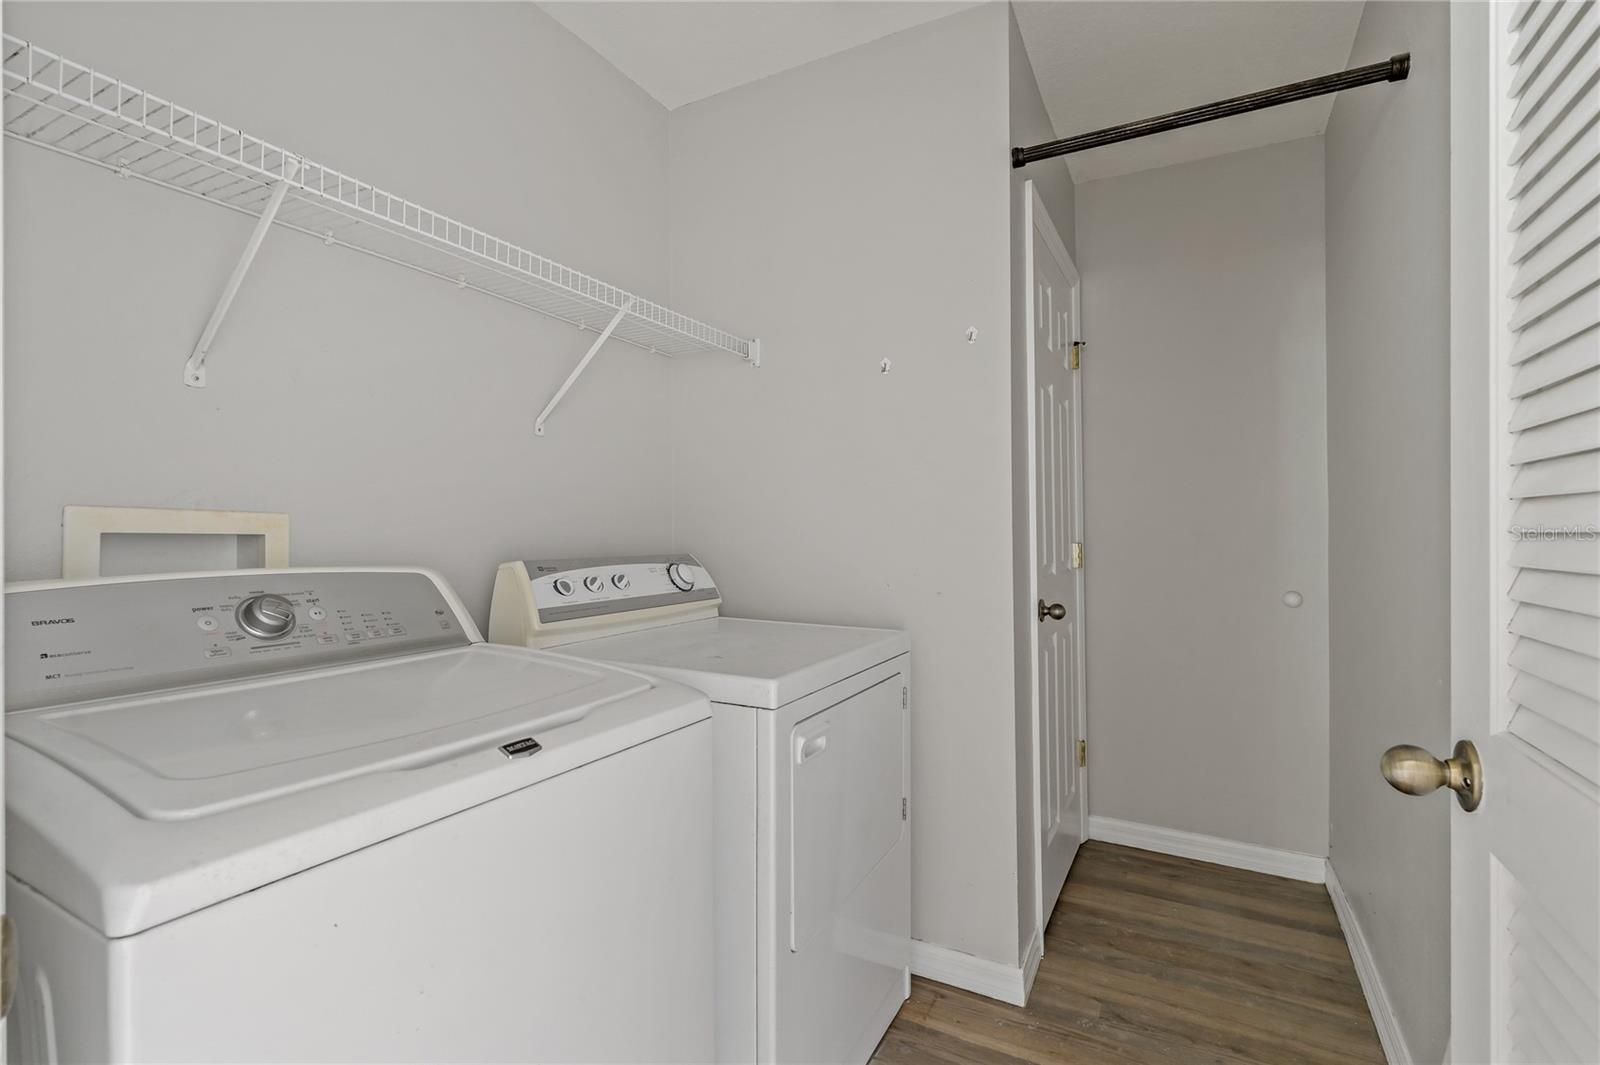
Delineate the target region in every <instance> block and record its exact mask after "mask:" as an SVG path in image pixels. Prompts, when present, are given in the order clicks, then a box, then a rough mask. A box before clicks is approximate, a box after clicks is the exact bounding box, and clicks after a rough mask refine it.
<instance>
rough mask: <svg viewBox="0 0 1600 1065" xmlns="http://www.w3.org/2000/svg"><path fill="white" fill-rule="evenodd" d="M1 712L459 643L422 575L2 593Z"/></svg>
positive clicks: (452, 614)
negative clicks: (3, 701) (3, 671)
mask: <svg viewBox="0 0 1600 1065" xmlns="http://www.w3.org/2000/svg"><path fill="white" fill-rule="evenodd" d="M5 625H6V652H5V662H6V709H7V710H21V709H30V708H33V707H36V706H44V705H59V704H61V703H65V702H75V701H78V700H83V699H99V698H110V697H116V696H125V695H132V694H137V693H140V692H147V691H156V690H159V689H166V688H175V687H182V686H185V685H189V684H205V683H213V682H217V681H226V680H237V679H241V678H244V677H250V676H258V675H262V674H267V673H275V672H282V671H289V670H299V669H310V668H315V667H318V666H328V665H339V664H342V663H345V662H353V661H358V660H364V659H370V658H377V657H386V656H389V655H397V654H414V653H418V652H422V651H431V650H436V649H441V648H446V647H453V646H465V645H466V644H468V643H470V642H471V635H470V628H469V625H470V623H464V622H463V619H462V618H461V617H460V616H459V615H458V614H457V611H456V608H455V607H454V605H452V601H451V599H450V597H448V596H447V595H446V593H445V592H444V591H443V590H441V588H440V587H439V585H438V584H436V583H435V581H434V579H433V578H432V577H430V576H429V575H428V574H426V573H421V572H415V571H378V570H255V571H250V572H242V573H237V574H217V575H199V576H192V577H189V576H161V577H152V578H141V579H136V580H108V581H102V582H94V583H81V584H67V585H58V586H44V587H28V586H20V587H17V588H13V589H8V590H7V592H6V620H5Z"/></svg>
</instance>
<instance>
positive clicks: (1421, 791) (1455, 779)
mask: <svg viewBox="0 0 1600 1065" xmlns="http://www.w3.org/2000/svg"><path fill="white" fill-rule="evenodd" d="M1379 765H1380V767H1381V768H1382V769H1383V779H1384V780H1387V781H1388V782H1389V783H1390V785H1391V786H1393V788H1394V790H1396V791H1403V792H1405V793H1406V794H1407V795H1426V794H1428V793H1429V792H1432V791H1437V790H1438V789H1440V788H1449V789H1450V790H1451V791H1453V792H1455V793H1456V802H1459V803H1460V804H1461V808H1462V809H1463V810H1465V811H1467V812H1468V813H1471V812H1472V811H1473V810H1476V809H1477V808H1478V804H1479V803H1480V802H1482V801H1483V763H1482V762H1481V761H1479V760H1478V748H1476V747H1474V746H1473V745H1472V741H1471V740H1462V741H1461V742H1459V743H1457V744H1456V749H1455V750H1454V751H1453V752H1451V756H1450V757H1449V758H1447V759H1445V760H1443V761H1440V760H1439V759H1437V758H1435V757H1434V756H1433V755H1431V754H1429V753H1428V752H1427V751H1425V750H1423V749H1422V748H1421V747H1413V746H1411V745H1410V744H1401V745H1400V746H1399V747H1390V748H1389V749H1388V750H1387V751H1384V752H1383V760H1382V761H1381V762H1380V763H1379Z"/></svg>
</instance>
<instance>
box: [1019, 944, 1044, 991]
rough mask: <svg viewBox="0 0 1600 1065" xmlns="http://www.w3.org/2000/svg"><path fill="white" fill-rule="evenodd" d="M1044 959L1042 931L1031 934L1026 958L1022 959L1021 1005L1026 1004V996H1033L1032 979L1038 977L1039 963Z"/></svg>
mask: <svg viewBox="0 0 1600 1065" xmlns="http://www.w3.org/2000/svg"><path fill="white" fill-rule="evenodd" d="M1043 959H1044V929H1042V928H1041V929H1039V930H1038V931H1036V932H1034V933H1033V942H1031V943H1029V944H1028V954H1027V957H1025V958H1023V959H1022V1003H1021V1004H1022V1005H1024V1006H1026V1005H1027V1004H1028V996H1029V995H1031V994H1033V978H1034V977H1035V976H1038V975H1039V962H1040V961H1042V960H1043Z"/></svg>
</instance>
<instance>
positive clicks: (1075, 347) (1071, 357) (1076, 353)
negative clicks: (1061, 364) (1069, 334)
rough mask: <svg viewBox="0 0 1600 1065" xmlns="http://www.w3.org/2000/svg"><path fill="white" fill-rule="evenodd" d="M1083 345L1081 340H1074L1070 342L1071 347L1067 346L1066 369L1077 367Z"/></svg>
mask: <svg viewBox="0 0 1600 1065" xmlns="http://www.w3.org/2000/svg"><path fill="white" fill-rule="evenodd" d="M1083 347H1084V345H1083V341H1081V340H1074V341H1073V342H1072V347H1071V348H1069V349H1068V352H1067V369H1069V370H1076V369H1077V368H1078V362H1079V360H1080V358H1081V355H1082V352H1083Z"/></svg>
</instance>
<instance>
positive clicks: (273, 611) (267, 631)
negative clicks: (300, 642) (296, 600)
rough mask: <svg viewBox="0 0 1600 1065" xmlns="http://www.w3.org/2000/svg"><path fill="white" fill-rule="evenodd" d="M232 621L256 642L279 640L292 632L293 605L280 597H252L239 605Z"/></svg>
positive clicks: (268, 594) (268, 595)
mask: <svg viewBox="0 0 1600 1065" xmlns="http://www.w3.org/2000/svg"><path fill="white" fill-rule="evenodd" d="M234 620H235V621H237V622H238V623H239V627H240V628H241V629H243V630H244V631H245V632H248V633H249V634H250V635H251V636H254V637H255V638H256V639H258V640H281V639H283V638H284V637H285V636H287V635H289V634H290V633H291V632H293V631H294V604H293V603H291V602H289V600H287V599H285V598H284V597H283V596H281V595H272V594H271V593H267V594H265V595H252V596H251V597H250V598H248V599H246V600H245V601H244V602H242V603H240V604H239V608H238V609H237V610H235V611H234Z"/></svg>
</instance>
